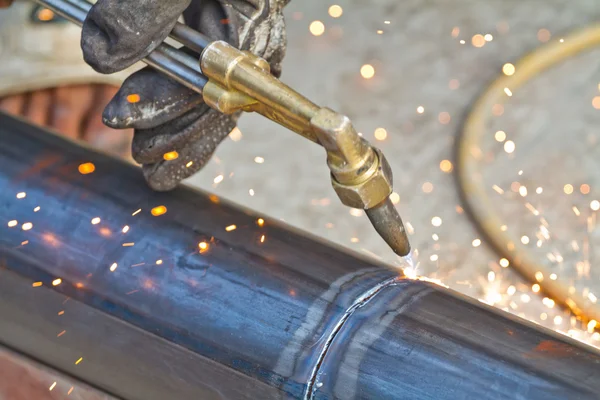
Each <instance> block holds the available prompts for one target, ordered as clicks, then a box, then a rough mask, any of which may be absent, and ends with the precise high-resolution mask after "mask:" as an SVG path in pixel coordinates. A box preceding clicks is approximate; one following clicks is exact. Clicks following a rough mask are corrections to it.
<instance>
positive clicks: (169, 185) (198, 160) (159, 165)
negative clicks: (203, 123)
mask: <svg viewBox="0 0 600 400" xmlns="http://www.w3.org/2000/svg"><path fill="white" fill-rule="evenodd" d="M219 126H220V127H221V129H219V131H218V132H217V131H215V132H205V134H203V135H201V136H199V137H198V138H197V139H196V140H194V141H193V142H190V143H188V144H187V145H186V146H185V147H183V148H182V149H180V150H179V154H178V158H177V159H175V160H170V161H167V160H161V161H159V162H156V163H153V164H146V165H144V166H143V167H142V170H143V173H144V177H145V178H146V181H147V182H148V184H149V186H150V187H151V188H152V189H154V190H157V191H168V190H172V189H174V188H175V187H176V186H177V185H178V184H179V182H181V181H182V180H184V179H186V178H189V177H190V176H192V175H193V174H195V173H196V172H198V171H199V170H201V169H202V168H204V166H205V165H206V164H207V163H208V161H209V160H210V158H211V157H212V155H213V153H214V152H215V150H216V149H217V146H218V145H219V144H220V143H221V142H222V141H223V139H225V138H226V137H227V135H228V134H229V132H231V130H233V128H234V127H235V122H234V121H233V119H229V121H228V122H227V123H225V122H224V123H223V124H222V125H219ZM224 132H226V133H224Z"/></svg>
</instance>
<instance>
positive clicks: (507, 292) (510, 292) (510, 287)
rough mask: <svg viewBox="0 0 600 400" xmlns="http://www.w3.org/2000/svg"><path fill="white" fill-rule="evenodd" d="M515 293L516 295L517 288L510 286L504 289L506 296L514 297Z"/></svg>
mask: <svg viewBox="0 0 600 400" xmlns="http://www.w3.org/2000/svg"><path fill="white" fill-rule="evenodd" d="M515 293H517V288H516V287H514V286H513V285H510V286H509V287H508V289H506V294H508V295H509V296H512V295H514V294H515Z"/></svg>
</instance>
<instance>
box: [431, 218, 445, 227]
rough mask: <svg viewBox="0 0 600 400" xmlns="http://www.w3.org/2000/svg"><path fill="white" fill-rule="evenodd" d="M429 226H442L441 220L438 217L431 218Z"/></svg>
mask: <svg viewBox="0 0 600 400" xmlns="http://www.w3.org/2000/svg"><path fill="white" fill-rule="evenodd" d="M431 225H433V226H435V227H439V226H442V219H441V218H440V217H433V218H431Z"/></svg>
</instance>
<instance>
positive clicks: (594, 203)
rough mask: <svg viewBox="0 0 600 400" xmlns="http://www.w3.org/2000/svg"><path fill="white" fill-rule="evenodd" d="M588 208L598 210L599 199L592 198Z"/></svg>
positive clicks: (599, 206)
mask: <svg viewBox="0 0 600 400" xmlns="http://www.w3.org/2000/svg"><path fill="white" fill-rule="evenodd" d="M590 208H591V209H592V210H594V211H598V210H600V201H598V200H593V201H592V202H591V203H590Z"/></svg>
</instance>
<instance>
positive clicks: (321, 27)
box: [308, 21, 325, 36]
mask: <svg viewBox="0 0 600 400" xmlns="http://www.w3.org/2000/svg"><path fill="white" fill-rule="evenodd" d="M308 29H309V31H310V33H312V34H313V35H314V36H321V35H322V34H323V33H325V24H323V23H322V22H321V21H313V22H311V23H310V26H309V27H308Z"/></svg>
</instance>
